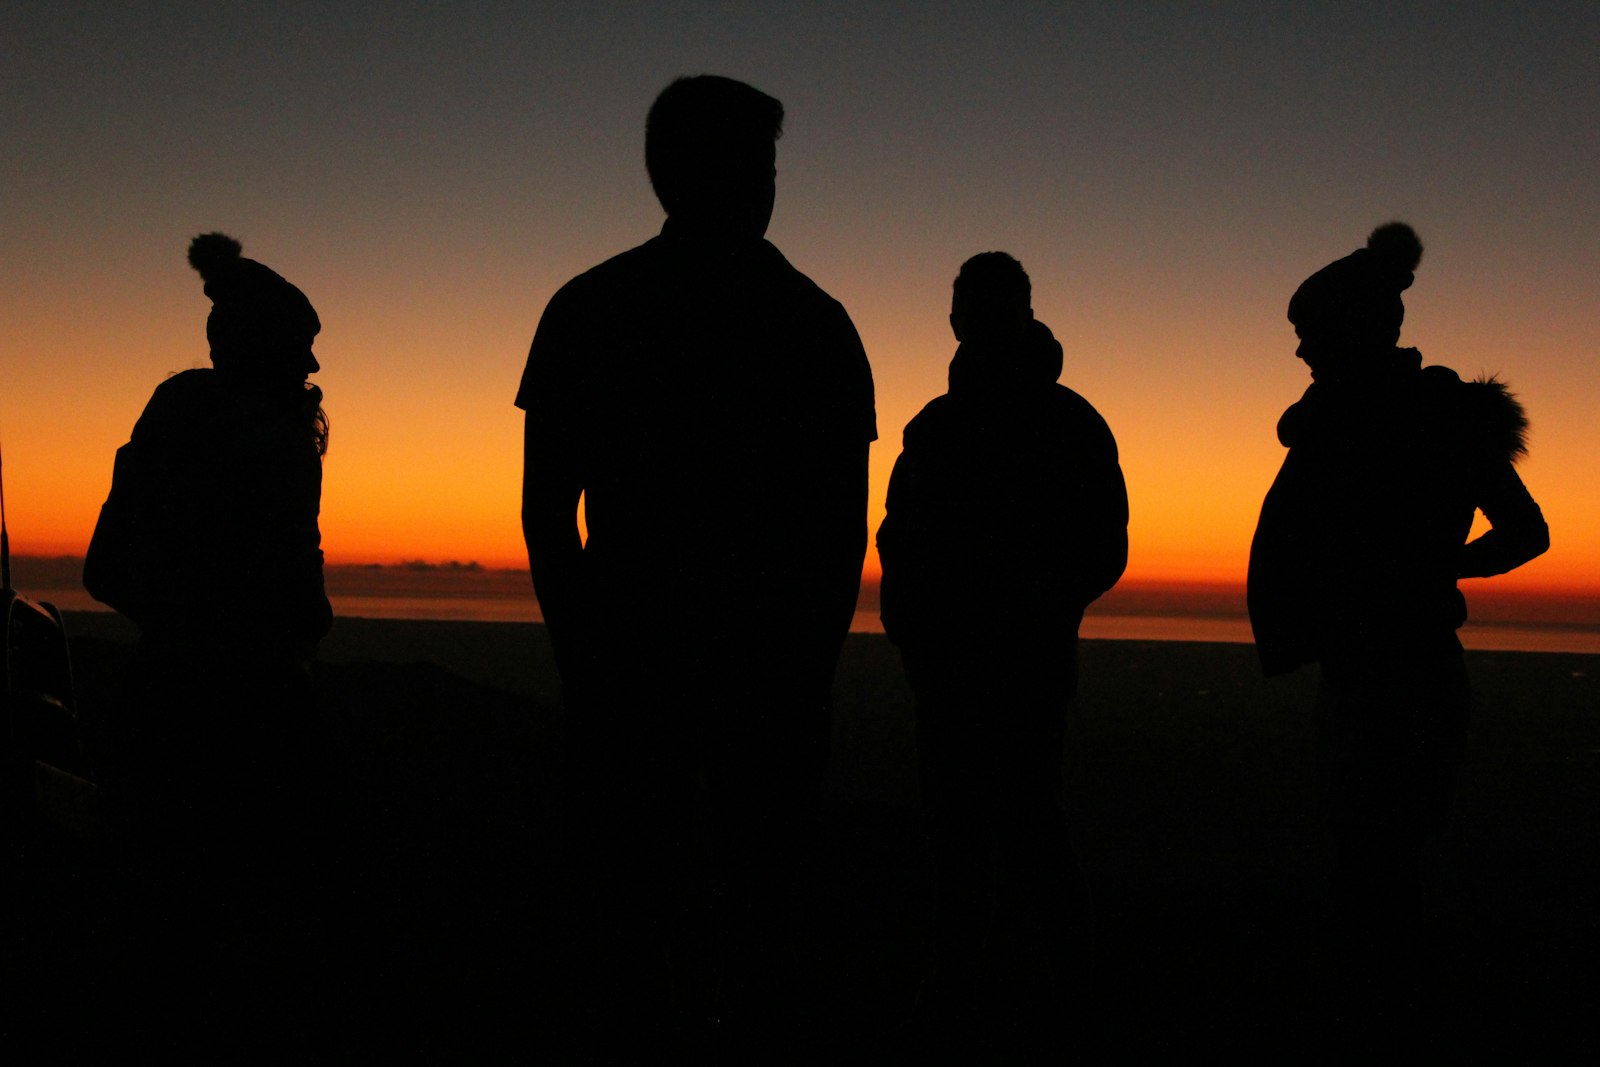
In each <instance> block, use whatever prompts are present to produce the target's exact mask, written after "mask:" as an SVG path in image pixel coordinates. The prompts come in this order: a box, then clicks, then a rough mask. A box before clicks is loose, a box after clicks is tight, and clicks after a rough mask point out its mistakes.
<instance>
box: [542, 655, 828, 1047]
mask: <svg viewBox="0 0 1600 1067" xmlns="http://www.w3.org/2000/svg"><path fill="white" fill-rule="evenodd" d="M636 662H637V661H636ZM624 675H626V676H625V677H624ZM808 696H809V699H808V698H807V696H801V695H797V694H792V693H785V692H784V687H783V685H782V684H780V683H778V682H776V681H775V682H773V683H772V684H770V685H769V684H762V685H751V686H740V687H737V688H732V687H728V686H717V685H714V684H711V683H710V682H709V681H706V684H704V685H697V686H690V685H686V684H683V683H682V682H681V680H679V679H678V678H677V677H675V676H674V675H673V674H670V673H667V672H665V671H662V672H650V671H638V670H636V669H629V670H626V671H619V672H618V673H617V674H616V675H614V676H611V677H607V678H603V679H600V680H598V682H596V683H592V684H590V685H589V686H586V687H585V692H584V694H583V697H582V699H581V700H579V701H577V702H576V703H575V706H573V702H572V701H570V699H569V708H568V735H567V736H568V776H569V779H568V816H567V820H566V823H567V832H566V849H567V857H568V862H569V866H570V869H571V871H572V874H573V876H574V878H573V882H572V888H573V891H574V894H575V896H574V914H575V917H576V918H577V919H578V920H579V921H578V923H577V929H576V930H575V933H576V935H577V939H578V944H576V945H575V946H574V947H575V949H576V957H575V958H576V961H577V962H576V968H575V969H576V970H577V972H578V973H579V975H580V978H581V982H582V984H583V986H584V987H585V988H586V989H587V992H586V993H585V999H587V1000H588V1001H589V1003H588V1004H587V1005H586V1008H585V1010H586V1011H587V1012H588V1013H589V1014H590V1015H591V1016H594V1017H597V1025H596V1027H595V1037H596V1039H598V1040H602V1041H603V1042H606V1043H607V1047H608V1048H610V1049H611V1051H612V1052H614V1053H615V1054H616V1055H631V1054H632V1053H633V1052H635V1051H640V1052H643V1051H646V1050H648V1048H649V1047H650V1046H651V1045H652V1044H654V1043H655V1042H657V1041H660V1040H666V1038H663V1037H662V1032H663V1031H670V1030H672V1029H673V1028H674V1027H678V1028H681V1027H683V1026H685V1025H691V1026H692V1025H695V1023H694V1020H693V1019H689V1018H688V1017H691V1016H705V1015H706V1014H708V1013H712V1012H714V1013H715V1014H716V1015H717V1016H718V1017H721V1018H724V1019H727V1020H731V1021H734V1022H737V1023H738V1024H739V1025H747V1026H750V1027H757V1028H759V1027H764V1026H781V1025H783V1021H782V1019H781V1018H779V1017H780V1016H782V1015H783V1013H784V1012H786V1011H788V1010H789V1009H791V1008H793V1007H794V1005H795V1001H796V998H797V996H798V991H797V990H796V988H795V983H796V982H797V977H796V973H795V967H794V962H795V961H794V946H793V940H792V932H793V931H792V927H793V921H794V905H795V895H796V887H797V884H798V883H799V882H801V881H802V880H803V879H804V877H805V875H806V872H807V870H808V868H809V864H810V857H811V853H812V847H813V842H814V837H815V818H816V800H817V790H818V786H819V783H820V780H821V773H822V765H823V761H824V760H825V758H826V754H827V739H828V732H829V725H830V720H829V708H828V704H827V701H826V699H825V698H824V697H823V696H822V695H820V694H816V693H811V694H808ZM686 1019H687V1021H686Z"/></svg>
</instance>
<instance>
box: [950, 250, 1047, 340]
mask: <svg viewBox="0 0 1600 1067" xmlns="http://www.w3.org/2000/svg"><path fill="white" fill-rule="evenodd" d="M1032 321H1033V284H1032V283H1031V282H1030V281H1029V280H1028V274H1027V272H1026V271H1024V270H1023V269H1022V264H1021V263H1019V262H1017V261H1016V260H1015V259H1013V258H1011V257H1010V256H1008V255H1006V254H1005V253H1004V252H980V253H978V254H977V255H975V256H973V257H972V258H971V259H969V260H967V261H966V262H965V263H963V264H961V271H960V273H958V274H957V275H956V280H955V285H954V287H953V292H952V294H951V299H950V329H951V330H953V331H954V332H955V335H956V340H957V341H960V342H961V343H962V344H968V343H971V344H977V345H994V344H1015V343H1017V342H1019V341H1021V340H1022V338H1023V337H1025V336H1026V334H1027V329H1028V323H1030V322H1032Z"/></svg>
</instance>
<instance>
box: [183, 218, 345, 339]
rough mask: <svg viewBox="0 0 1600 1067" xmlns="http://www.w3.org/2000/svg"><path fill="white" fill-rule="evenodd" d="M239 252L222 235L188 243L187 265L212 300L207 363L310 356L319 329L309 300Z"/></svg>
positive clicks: (239, 248)
mask: <svg viewBox="0 0 1600 1067" xmlns="http://www.w3.org/2000/svg"><path fill="white" fill-rule="evenodd" d="M242 252H243V246H242V245H240V243H239V242H238V241H236V240H235V239H233V238H232V237H229V236H228V235H227V234H225V233H203V234H201V235H200V236H198V237H196V238H195V239H194V240H193V241H190V242H189V265H190V266H192V267H193V268H194V269H195V270H197V271H199V272H200V277H201V279H202V280H203V281H204V282H205V294H206V295H207V296H209V297H210V298H211V317H210V318H209V319H207V320H206V337H207V339H208V340H210V342H211V358H212V361H213V362H215V363H217V364H218V365H219V366H220V365H223V364H225V363H233V364H235V365H237V364H240V363H243V362H249V363H253V364H259V363H260V362H261V361H262V360H264V359H273V358H275V357H276V356H278V355H280V354H281V355H292V356H299V355H301V354H303V353H305V352H307V351H309V349H310V344H311V339H312V338H314V337H315V336H316V335H317V333H318V332H319V331H321V329H322V322H321V320H320V319H318V318H317V312H316V309H315V308H313V307H312V306H311V301H309V300H307V299H306V295H305V294H304V293H302V292H301V291H300V290H299V289H297V288H295V287H294V286H293V285H291V284H289V282H287V281H285V280H284V279H283V277H282V276H281V275H279V274H278V273H277V272H276V271H274V270H272V269H271V268H269V267H266V266H264V265H262V264H260V263H257V262H256V261H255V260H253V259H246V258H244V256H243V255H242V254H241V253H242Z"/></svg>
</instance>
